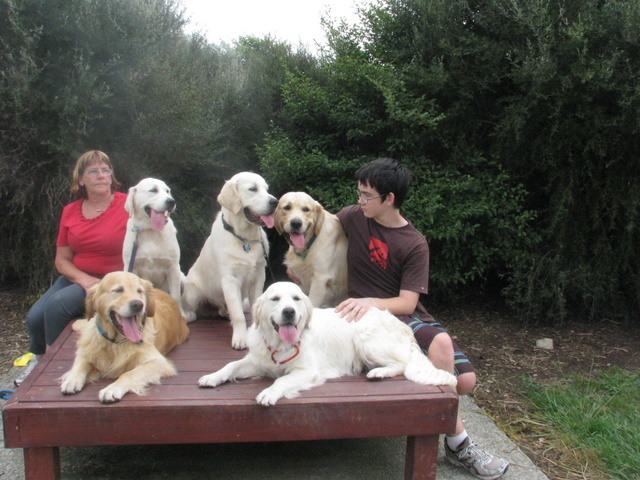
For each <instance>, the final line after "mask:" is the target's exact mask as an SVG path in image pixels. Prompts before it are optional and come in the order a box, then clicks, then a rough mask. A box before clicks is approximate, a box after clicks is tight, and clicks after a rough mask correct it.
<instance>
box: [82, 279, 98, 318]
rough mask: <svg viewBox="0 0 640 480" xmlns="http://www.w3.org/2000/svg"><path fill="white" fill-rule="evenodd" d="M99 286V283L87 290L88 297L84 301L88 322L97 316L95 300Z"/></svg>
mask: <svg viewBox="0 0 640 480" xmlns="http://www.w3.org/2000/svg"><path fill="white" fill-rule="evenodd" d="M99 286H100V284H99V283H97V284H95V285H94V286H93V287H91V288H90V289H89V290H87V296H86V297H85V299H84V314H85V315H86V317H87V320H91V319H92V318H93V316H94V315H95V314H96V307H95V299H96V294H97V293H98V288H99Z"/></svg>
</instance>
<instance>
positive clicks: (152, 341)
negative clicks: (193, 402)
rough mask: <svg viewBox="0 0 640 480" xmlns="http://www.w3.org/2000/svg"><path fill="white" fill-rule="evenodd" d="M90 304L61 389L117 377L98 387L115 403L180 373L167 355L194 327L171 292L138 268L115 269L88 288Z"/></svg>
mask: <svg viewBox="0 0 640 480" xmlns="http://www.w3.org/2000/svg"><path fill="white" fill-rule="evenodd" d="M85 304H86V314H87V320H88V321H86V320H78V321H77V322H76V323H75V324H74V329H75V330H78V331H79V332H80V338H79V339H78V345H77V350H76V354H75V359H74V362H73V366H72V367H71V370H69V371H68V372H67V373H65V374H64V375H63V376H62V378H61V379H60V380H61V383H62V385H61V390H62V393H64V394H72V393H77V392H79V391H80V390H82V389H83V388H84V386H85V385H86V384H87V383H89V382H92V381H94V380H97V379H99V378H117V380H116V381H115V382H113V383H112V384H110V385H109V386H107V387H105V388H103V389H102V390H100V393H99V398H100V401H101V402H103V403H111V402H117V401H118V400H120V399H122V397H123V396H124V395H125V394H126V393H127V392H134V393H137V394H138V395H143V394H144V392H145V390H146V388H147V387H148V386H149V385H151V384H157V383H160V380H161V379H162V378H163V377H169V376H171V375H175V374H176V370H175V367H174V366H173V364H172V363H171V362H170V361H169V360H167V359H166V358H165V357H164V355H165V354H166V353H168V352H169V351H170V350H171V349H172V348H173V347H175V346H176V345H179V344H181V343H183V342H184V341H185V340H186V339H187V337H188V336H189V328H188V327H187V324H186V321H185V319H184V318H183V317H182V315H181V314H180V310H179V309H178V305H177V304H176V302H175V301H174V300H173V298H171V296H169V295H168V294H167V293H165V292H163V291H162V290H157V289H154V288H153V286H152V285H151V282H149V281H147V280H143V279H141V278H140V277H138V276H137V275H134V274H133V273H128V272H112V273H108V274H107V275H105V276H104V278H103V279H102V280H101V281H100V283H98V284H97V285H95V286H93V287H92V288H91V289H90V290H89V291H88V292H87V298H86V302H85Z"/></svg>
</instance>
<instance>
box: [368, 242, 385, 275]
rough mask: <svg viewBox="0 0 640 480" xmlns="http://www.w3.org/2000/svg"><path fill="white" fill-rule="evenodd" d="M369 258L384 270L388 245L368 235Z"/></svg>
mask: <svg viewBox="0 0 640 480" xmlns="http://www.w3.org/2000/svg"><path fill="white" fill-rule="evenodd" d="M369 258H370V260H371V261H372V262H373V263H375V264H377V265H379V266H380V267H381V268H383V269H385V270H386V269H387V258H389V246H388V245H387V244H386V243H384V242H382V241H380V240H378V239H377V238H373V237H369Z"/></svg>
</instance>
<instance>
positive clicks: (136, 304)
mask: <svg viewBox="0 0 640 480" xmlns="http://www.w3.org/2000/svg"><path fill="white" fill-rule="evenodd" d="M143 307H144V303H142V300H131V302H129V308H130V309H131V313H134V314H138V313H140V312H141V311H142V309H143Z"/></svg>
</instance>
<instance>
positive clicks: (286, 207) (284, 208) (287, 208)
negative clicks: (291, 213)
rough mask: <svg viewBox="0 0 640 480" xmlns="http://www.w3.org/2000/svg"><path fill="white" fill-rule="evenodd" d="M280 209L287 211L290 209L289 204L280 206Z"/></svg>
mask: <svg viewBox="0 0 640 480" xmlns="http://www.w3.org/2000/svg"><path fill="white" fill-rule="evenodd" d="M282 209H283V210H287V211H288V210H291V205H287V206H285V207H282Z"/></svg>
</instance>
